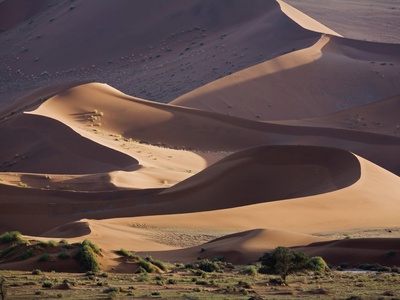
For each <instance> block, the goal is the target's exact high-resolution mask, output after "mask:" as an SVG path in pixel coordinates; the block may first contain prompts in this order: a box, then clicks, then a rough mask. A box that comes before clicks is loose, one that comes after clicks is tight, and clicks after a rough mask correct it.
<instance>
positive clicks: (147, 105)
mask: <svg viewBox="0 0 400 300" xmlns="http://www.w3.org/2000/svg"><path fill="white" fill-rule="evenodd" d="M18 3H19V2H18ZM18 3H17V4H18ZM46 3H50V4H51V6H46V7H44V6H43V5H45V4H46ZM93 3H94V2H93V1H89V0H88V1H78V0H76V1H74V2H73V3H72V4H71V2H69V1H61V2H51V1H48V2H46V1H43V2H42V1H41V2H40V3H39V2H38V3H36V4H37V5H38V6H35V8H32V10H31V11H29V12H27V11H21V12H20V14H18V15H16V16H15V19H14V20H11V21H8V20H5V21H4V22H5V23H4V24H6V30H5V32H3V33H2V34H1V35H0V42H2V41H7V43H8V44H4V45H7V46H4V47H3V46H2V48H1V49H0V53H4V54H7V55H4V56H3V55H2V56H1V57H2V59H1V61H0V64H1V66H5V68H4V69H5V70H6V72H5V73H4V74H5V75H4V74H3V75H1V76H3V77H2V78H4V79H5V80H4V82H5V83H6V84H5V87H6V88H7V89H6V90H5V88H4V87H3V90H2V92H1V96H2V97H6V98H7V100H6V101H5V102H10V103H11V102H12V103H11V104H10V105H9V106H8V107H7V108H4V109H2V110H1V111H0V139H1V140H2V141H4V142H3V143H2V144H0V232H1V231H10V230H19V231H21V232H22V233H23V234H25V235H29V236H28V238H31V239H58V238H60V239H61V238H68V239H69V240H70V241H72V242H74V241H82V240H83V239H85V238H88V239H90V240H92V241H93V242H95V243H97V244H99V245H100V247H101V248H102V249H103V252H104V257H103V258H102V267H103V268H104V269H105V270H112V271H117V272H123V271H127V270H128V268H127V266H126V265H124V264H123V262H122V261H121V260H120V259H119V257H118V255H117V254H116V253H115V250H118V249H120V248H125V249H128V250H131V251H135V252H138V253H139V254H141V255H147V254H151V255H153V256H154V257H156V258H161V259H164V260H168V261H171V262H175V261H179V262H186V261H189V260H195V259H197V258H198V257H203V258H211V257H215V256H223V257H225V259H226V260H228V261H231V262H233V263H240V264H246V263H249V262H254V261H256V260H257V258H258V257H259V256H260V255H262V253H264V252H265V251H267V250H270V249H273V248H275V247H277V246H288V247H296V249H301V250H303V251H305V252H307V253H309V254H311V255H321V256H323V257H324V258H326V260H327V261H328V262H329V263H331V264H340V263H342V262H347V263H362V262H382V263H385V259H386V258H385V257H384V254H385V253H386V252H387V251H388V250H390V249H398V242H399V239H398V238H394V239H382V240H376V239H374V238H371V239H354V240H336V241H332V239H331V238H330V239H328V238H324V237H321V236H320V235H324V234H327V233H332V232H345V231H357V230H375V229H385V228H397V227H400V226H399V218H398V211H399V210H400V202H399V199H400V184H399V183H400V179H399V176H398V175H399V174H400V161H399V160H398V155H399V153H400V139H399V137H400V131H399V130H400V129H399V126H400V125H399V123H398V109H399V103H400V102H399V95H400V85H399V79H400V77H399V70H400V69H399V66H400V57H399V53H400V48H399V47H400V46H399V45H398V44H385V43H378V42H365V41H360V40H354V39H350V38H348V37H341V36H340V34H336V32H333V31H332V30H335V29H332V30H331V29H329V28H327V27H326V24H325V25H322V24H321V23H323V22H321V23H319V22H317V21H316V20H313V19H310V17H309V16H306V15H304V14H302V13H301V12H299V11H296V10H295V9H293V8H291V7H289V6H287V5H286V4H285V3H283V2H281V1H279V3H277V2H275V1H254V2H253V4H254V5H249V4H248V3H247V2H246V4H244V2H242V1H233V2H232V1H229V3H228V2H226V1H218V3H216V2H215V1H195V2H190V3H189V2H187V1H181V0H174V2H173V3H172V2H168V3H164V2H163V3H161V4H160V6H158V7H157V8H158V9H157V11H155V10H154V9H153V6H154V2H153V1H148V2H140V3H141V4H140V5H141V6H140V8H141V9H140V10H139V9H137V8H138V7H137V5H138V3H139V2H132V1H121V3H120V5H121V6H120V7H119V9H118V10H117V9H116V6H115V5H114V4H112V5H111V4H110V2H109V1H103V0H101V1H96V5H93ZM171 3H172V4H171ZM0 4H3V5H4V4H7V5H10V2H8V1H6V2H2V3H0ZM17 4H15V5H17ZM228 4H229V9H227V5H228ZM42 8H43V10H41V9H42ZM89 12H90V16H91V17H90V20H93V21H92V22H88V20H89V17H88V16H89V15H88V13H89ZM145 15H147V16H148V17H144V16H145ZM128 19H129V22H128V21H127V20H128ZM98 20H99V21H101V23H99V21H98ZM131 20H134V22H133V21H131ZM31 21H32V23H30V22H31ZM156 23H162V24H163V28H161V29H160V28H159V27H158V26H155V25H154V24H156ZM1 24H2V23H1ZM82 24H87V26H85V28H84V30H83V29H82V30H77V28H79V26H81V25H82ZM13 26H15V27H14V29H12V27H13ZM17 28H18V29H17ZM115 32H118V34H115ZM95 33H96V34H95ZM35 36H36V37H35ZM38 36H40V37H38ZM61 36H62V38H63V43H62V44H63V45H64V46H63V47H60V45H61V43H58V42H54V43H52V44H50V45H49V40H51V41H57V38H59V37H61ZM260 36H262V37H263V38H260ZM121 40H122V41H124V43H120V41H121ZM99 44H101V45H102V47H101V48H102V51H97V50H98V48H99ZM122 44H124V45H122ZM2 45H3V44H2ZM77 45H79V47H77ZM237 45H243V48H238V47H237ZM21 47H22V48H21ZM17 49H18V51H21V49H29V50H26V51H24V50H22V53H20V52H18V53H20V54H18V59H17V58H16V55H17V54H16V53H17ZM39 49H40V51H39ZM95 50H96V51H95ZM39 52H40V58H39V59H38V60H36V61H35V59H34V58H35V57H36V56H38V55H39ZM60 57H62V58H63V59H62V60H60ZM164 66H165V69H163V68H164ZM215 68H216V69H215ZM78 69H79V70H78ZM16 70H19V72H17V71H16ZM43 72H44V73H43ZM41 73H42V75H40V76H39V74H41ZM229 73H232V74H230V75H228V74H229ZM172 75H174V76H172ZM189 75H190V76H189ZM225 75H228V76H226V77H223V78H221V79H219V80H216V81H213V80H214V79H217V78H218V77H222V76H225ZM173 77H175V78H173ZM16 78H18V79H21V80H16ZM70 78H74V81H73V82H70V83H59V82H61V81H64V80H65V81H67V80H68V79H70ZM171 78H172V79H171ZM22 79H24V81H22ZM25 79H26V80H25ZM93 79H98V81H102V82H108V83H111V85H113V86H115V87H117V88H121V87H123V90H128V91H137V90H139V91H140V92H139V93H133V92H132V94H135V95H136V96H140V95H145V96H146V99H152V98H153V97H156V98H157V100H158V101H160V102H166V100H165V99H168V98H169V99H172V98H174V97H176V96H179V95H182V94H183V93H184V92H188V91H190V92H189V93H186V94H184V95H182V96H180V97H178V98H176V99H175V100H174V101H172V102H171V103H169V104H163V103H158V102H152V101H148V100H144V99H141V98H138V97H135V96H130V95H128V94H125V93H124V92H122V91H120V90H119V89H116V88H113V87H112V86H111V85H108V84H103V83H99V82H90V83H88V81H93ZM101 79H104V80H101ZM77 80H82V81H77ZM27 82H28V83H27ZM209 82H210V83H209ZM45 83H46V84H45ZM113 83H118V84H116V85H114V84H113ZM207 83H208V84H207ZM25 84H26V85H25ZM22 85H24V86H22ZM39 86H42V87H41V88H38V89H35V90H33V89H34V88H37V87H39ZM44 86H47V87H44ZM175 86H179V87H180V88H179V89H176V88H174V87H175ZM199 86H200V87H199ZM165 87H168V89H169V88H171V90H170V91H167V90H164V88H165ZM195 87H199V88H198V89H195V90H193V89H194V88H195ZM28 90H29V91H31V92H30V93H28V94H26V95H25V96H24V97H22V98H20V99H19V100H18V101H15V102H14V101H12V98H13V97H14V96H15V95H18V94H21V93H25V91H28ZM32 90H33V91H32ZM2 103H3V104H2V105H4V102H2ZM44 220H45V221H44ZM317 235H318V236H317ZM374 243H378V244H379V245H378V246H377V245H375V244H374ZM201 249H203V250H201ZM16 257H17V256H15V257H14V258H12V259H10V260H8V261H7V260H5V261H1V262H0V266H1V267H2V268H15V269H29V270H30V269H32V267H34V266H35V265H34V262H33V260H28V261H26V262H21V261H17V260H16V259H15V258H16ZM386 262H388V261H386ZM390 263H391V264H398V263H399V262H398V261H397V260H393V259H392V260H390ZM76 268H77V266H75V265H74V266H72V265H69V266H67V265H63V266H60V269H62V270H70V269H76Z"/></svg>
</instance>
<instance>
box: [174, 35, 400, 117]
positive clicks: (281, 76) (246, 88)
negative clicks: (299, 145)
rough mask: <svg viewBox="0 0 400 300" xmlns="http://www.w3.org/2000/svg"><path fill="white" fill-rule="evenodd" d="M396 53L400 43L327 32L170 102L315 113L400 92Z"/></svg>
mask: <svg viewBox="0 0 400 300" xmlns="http://www.w3.org/2000/svg"><path fill="white" fill-rule="evenodd" d="M397 53H400V46H399V45H392V44H377V43H368V42H360V41H353V40H346V39H343V38H338V37H331V36H323V37H322V38H321V39H320V40H319V41H318V42H317V43H316V44H314V45H313V46H311V47H310V48H307V49H303V50H299V51H295V52H292V53H289V54H286V55H283V56H280V57H278V58H275V59H272V60H269V61H266V62H264V63H261V64H258V65H256V66H254V67H250V68H248V69H246V70H243V71H239V72H237V73H235V74H232V75H230V76H227V77H224V78H222V79H220V80H217V81H214V82H212V83H210V84H207V85H205V86H203V87H200V88H198V89H196V90H194V91H192V92H189V93H188V94H186V95H183V96H181V97H179V98H177V99H175V100H174V101H172V102H171V103H172V104H175V105H183V106H187V107H194V108H200V109H204V110H208V111H213V112H218V113H222V114H226V115H232V116H239V117H245V118H247V119H250V120H258V119H259V120H283V119H301V118H309V117H316V116H319V115H325V114H329V113H334V112H337V111H341V110H345V109H349V108H351V107H354V106H357V105H362V104H367V103H372V102H375V101H378V100H382V99H384V98H388V97H391V96H395V95H397V94H398V93H399V88H400V86H399V84H398V82H399V77H398V73H399V66H400V64H399V63H400V61H399V56H398V54H397ZM305 74H306V75H305ZM248 99H251V103H252V105H248ZM289 107H290V109H288V108H289Z"/></svg>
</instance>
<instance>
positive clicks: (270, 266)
mask: <svg viewBox="0 0 400 300" xmlns="http://www.w3.org/2000/svg"><path fill="white" fill-rule="evenodd" d="M260 260H261V265H262V266H261V268H260V269H259V270H258V272H260V273H264V274H277V275H279V276H280V277H281V278H282V281H283V282H285V283H286V277H287V276H288V275H289V274H292V273H294V272H296V271H300V270H305V269H312V270H322V269H325V266H326V263H325V261H324V260H323V259H322V258H320V257H319V258H312V259H310V258H309V257H308V256H307V255H306V254H304V253H303V252H299V251H292V250H290V249H289V248H286V247H278V248H276V249H275V250H274V251H272V252H269V253H265V254H264V255H263V256H262V257H261V258H260Z"/></svg>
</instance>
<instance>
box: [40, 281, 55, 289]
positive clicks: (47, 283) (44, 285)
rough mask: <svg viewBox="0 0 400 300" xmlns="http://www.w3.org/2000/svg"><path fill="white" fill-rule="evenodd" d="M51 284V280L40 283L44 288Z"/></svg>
mask: <svg viewBox="0 0 400 300" xmlns="http://www.w3.org/2000/svg"><path fill="white" fill-rule="evenodd" d="M52 286H53V284H52V283H51V282H43V283H42V287H44V288H51V287H52Z"/></svg>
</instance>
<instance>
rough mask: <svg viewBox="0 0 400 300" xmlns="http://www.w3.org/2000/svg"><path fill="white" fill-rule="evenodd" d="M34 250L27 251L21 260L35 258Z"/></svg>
mask: <svg viewBox="0 0 400 300" xmlns="http://www.w3.org/2000/svg"><path fill="white" fill-rule="evenodd" d="M33 254H34V253H33V248H29V249H27V250H26V251H25V252H24V253H22V254H21V260H25V259H28V258H30V257H32V256H33Z"/></svg>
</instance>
